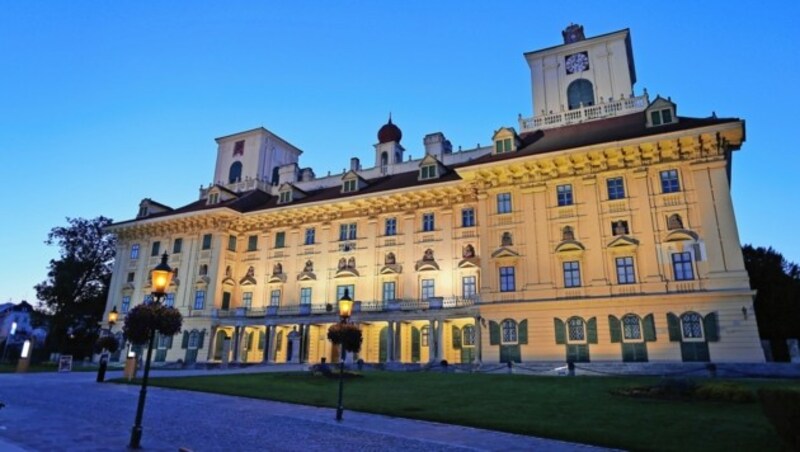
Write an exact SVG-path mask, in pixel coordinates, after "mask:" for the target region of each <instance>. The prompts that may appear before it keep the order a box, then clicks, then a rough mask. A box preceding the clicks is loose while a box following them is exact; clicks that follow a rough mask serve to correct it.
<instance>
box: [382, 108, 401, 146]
mask: <svg viewBox="0 0 800 452" xmlns="http://www.w3.org/2000/svg"><path fill="white" fill-rule="evenodd" d="M402 138H403V132H401V131H400V128H399V127H397V126H396V125H394V124H392V115H391V113H390V114H389V122H387V123H386V124H384V125H383V127H381V129H380V130H378V143H381V144H382V143H390V142H392V141H396V142H398V143H399V142H400V140H401V139H402Z"/></svg>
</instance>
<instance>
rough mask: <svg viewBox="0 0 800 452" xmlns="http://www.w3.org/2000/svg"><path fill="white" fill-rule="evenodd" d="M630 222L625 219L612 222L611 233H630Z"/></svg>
mask: <svg viewBox="0 0 800 452" xmlns="http://www.w3.org/2000/svg"><path fill="white" fill-rule="evenodd" d="M629 233H630V232H629V229H628V222H627V221H625V220H619V221H612V222H611V235H628V234H629Z"/></svg>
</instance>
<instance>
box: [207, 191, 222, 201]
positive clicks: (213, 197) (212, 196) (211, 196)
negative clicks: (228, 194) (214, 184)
mask: <svg viewBox="0 0 800 452" xmlns="http://www.w3.org/2000/svg"><path fill="white" fill-rule="evenodd" d="M218 202H219V193H217V192H214V193H209V195H208V204H216V203H218Z"/></svg>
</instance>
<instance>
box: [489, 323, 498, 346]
mask: <svg viewBox="0 0 800 452" xmlns="http://www.w3.org/2000/svg"><path fill="white" fill-rule="evenodd" d="M499 344H500V325H499V324H498V323H497V322H495V321H493V320H489V345H499Z"/></svg>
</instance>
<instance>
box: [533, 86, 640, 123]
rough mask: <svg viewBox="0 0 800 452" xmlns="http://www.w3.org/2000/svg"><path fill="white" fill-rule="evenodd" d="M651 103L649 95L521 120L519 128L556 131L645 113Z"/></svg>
mask: <svg viewBox="0 0 800 452" xmlns="http://www.w3.org/2000/svg"><path fill="white" fill-rule="evenodd" d="M649 103H650V101H649V99H648V96H647V93H644V94H643V95H641V96H638V97H630V98H628V99H619V100H615V101H612V102H604V103H601V104H598V105H590V106H588V107H582V108H577V109H575V110H569V111H565V112H561V113H551V114H547V115H542V116H534V117H532V118H522V117H520V118H519V128H520V130H521V131H522V132H532V131H534V130H545V129H554V128H556V127H562V126H568V125H571V124H579V123H582V122H587V121H594V120H596V119H605V118H611V117H614V116H622V115H627V114H631V113H636V112H639V111H643V110H644V109H645V108H647V105H648V104H649Z"/></svg>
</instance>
